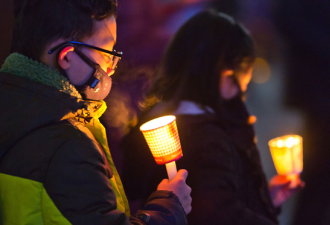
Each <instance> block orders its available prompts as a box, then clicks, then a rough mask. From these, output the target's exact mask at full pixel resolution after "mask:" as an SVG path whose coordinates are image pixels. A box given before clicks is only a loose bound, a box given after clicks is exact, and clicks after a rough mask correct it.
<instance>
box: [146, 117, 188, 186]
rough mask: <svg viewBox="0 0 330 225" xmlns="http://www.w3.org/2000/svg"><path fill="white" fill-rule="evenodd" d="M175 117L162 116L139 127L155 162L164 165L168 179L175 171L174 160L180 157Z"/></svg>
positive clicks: (170, 178)
mask: <svg viewBox="0 0 330 225" xmlns="http://www.w3.org/2000/svg"><path fill="white" fill-rule="evenodd" d="M175 119H176V118H175V116H163V117H159V118H156V119H153V120H151V121H149V122H147V123H144V124H143V125H142V126H141V127H140V130H141V131H142V133H143V136H144V137H145V139H146V141H147V144H148V146H149V148H150V150H151V153H152V155H153V157H154V159H155V161H156V163H157V164H158V165H164V164H165V165H166V170H167V173H168V176H169V180H170V181H171V180H172V179H173V178H174V177H175V175H176V173H177V169H176V164H175V161H176V160H178V159H180V158H181V157H182V149H181V143H180V139H179V134H178V129H177V126H176V122H175Z"/></svg>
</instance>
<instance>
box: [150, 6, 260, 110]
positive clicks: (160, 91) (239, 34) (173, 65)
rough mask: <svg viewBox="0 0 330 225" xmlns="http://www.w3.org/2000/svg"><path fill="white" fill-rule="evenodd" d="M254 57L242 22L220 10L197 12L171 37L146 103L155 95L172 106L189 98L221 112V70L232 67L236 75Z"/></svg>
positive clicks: (250, 39) (249, 64) (251, 44)
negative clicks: (219, 11) (239, 22)
mask: <svg viewBox="0 0 330 225" xmlns="http://www.w3.org/2000/svg"><path fill="white" fill-rule="evenodd" d="M254 59H255V48H254V43H253V40H252V38H251V36H250V35H249V33H248V32H247V30H246V29H245V28H244V27H243V26H242V25H240V24H238V23H236V22H235V21H234V19H232V18H231V17H230V16H228V15H226V14H223V13H217V12H215V11H212V10H209V11H203V12H200V13H198V14H197V15H195V16H194V17H192V18H191V19H190V20H189V21H188V22H186V23H185V24H184V25H183V26H182V27H181V28H180V29H179V31H178V32H177V33H176V35H175V36H174V38H173V40H172V42H171V43H170V45H169V47H168V49H167V52H166V54H165V56H164V58H163V61H162V64H161V66H160V69H159V71H158V73H157V74H156V78H155V82H154V84H153V85H152V86H151V90H150V92H149V95H148V98H147V101H146V105H145V106H146V107H149V106H150V105H151V104H153V103H154V102H155V101H154V99H155V98H156V101H157V100H158V101H159V100H163V101H169V102H172V103H173V104H174V106H173V107H175V106H177V104H178V103H179V102H180V101H182V100H190V101H194V102H196V103H198V104H200V105H201V106H209V107H211V108H212V109H213V110H215V111H216V112H220V111H221V101H222V99H221V97H220V95H219V82H220V72H221V71H222V70H223V69H232V70H234V71H235V74H234V76H239V74H241V73H240V72H244V70H245V69H247V68H249V66H251V65H252V63H253V62H254ZM150 102H151V103H150Z"/></svg>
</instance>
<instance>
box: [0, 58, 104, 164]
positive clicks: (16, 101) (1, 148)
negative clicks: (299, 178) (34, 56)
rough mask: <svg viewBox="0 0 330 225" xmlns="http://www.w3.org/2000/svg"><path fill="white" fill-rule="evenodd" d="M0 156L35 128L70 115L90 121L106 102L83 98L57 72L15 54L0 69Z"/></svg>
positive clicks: (97, 115) (86, 121)
mask: <svg viewBox="0 0 330 225" xmlns="http://www.w3.org/2000/svg"><path fill="white" fill-rule="evenodd" d="M0 106H1V111H0V159H1V157H2V156H3V155H4V154H5V153H6V152H7V151H8V150H9V149H10V148H11V147H12V146H14V145H15V143H17V142H19V141H20V140H21V139H22V138H24V137H25V136H26V135H28V134H29V133H31V132H32V131H34V130H36V129H39V128H41V127H43V126H47V125H48V124H52V123H57V122H59V121H61V120H64V119H68V118H72V117H74V118H76V119H77V120H79V121H81V122H85V123H88V122H89V121H90V120H91V119H92V118H99V117H100V116H101V115H102V114H103V112H104V111H105V109H106V105H105V103H104V101H86V100H82V99H81V96H80V94H79V93H78V91H77V90H76V89H75V88H74V86H73V85H71V84H70V82H69V81H68V80H67V79H66V78H65V77H63V76H62V75H61V74H60V73H59V72H58V71H56V70H53V69H51V68H50V67H48V66H46V65H44V64H42V63H40V62H37V61H34V60H31V59H29V58H27V57H25V56H23V55H21V54H18V53H13V54H11V55H10V56H9V57H8V58H7V59H6V61H5V63H4V65H3V66H2V68H1V70H0Z"/></svg>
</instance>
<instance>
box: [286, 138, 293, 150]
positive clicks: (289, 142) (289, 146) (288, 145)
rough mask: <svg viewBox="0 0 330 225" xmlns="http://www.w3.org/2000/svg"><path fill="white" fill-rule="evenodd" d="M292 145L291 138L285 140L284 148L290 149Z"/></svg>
mask: <svg viewBox="0 0 330 225" xmlns="http://www.w3.org/2000/svg"><path fill="white" fill-rule="evenodd" d="M293 144H294V139H293V137H289V138H288V140H286V147H288V148H291V147H292V146H293Z"/></svg>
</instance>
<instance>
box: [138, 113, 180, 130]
mask: <svg viewBox="0 0 330 225" xmlns="http://www.w3.org/2000/svg"><path fill="white" fill-rule="evenodd" d="M174 120H175V116H163V117H159V118H156V119H153V120H150V121H149V122H147V123H145V124H143V125H142V126H141V127H140V130H141V131H148V130H154V129H157V128H160V127H163V126H165V125H167V124H170V123H172V122H173V121H174Z"/></svg>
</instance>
